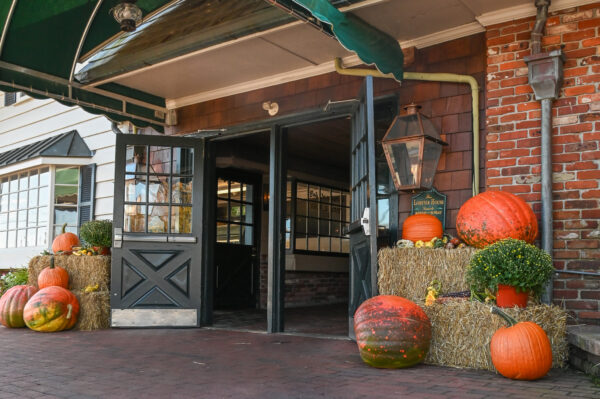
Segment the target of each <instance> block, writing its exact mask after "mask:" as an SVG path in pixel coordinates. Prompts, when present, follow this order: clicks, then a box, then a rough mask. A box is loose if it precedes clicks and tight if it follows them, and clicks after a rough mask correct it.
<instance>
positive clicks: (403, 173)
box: [385, 140, 421, 186]
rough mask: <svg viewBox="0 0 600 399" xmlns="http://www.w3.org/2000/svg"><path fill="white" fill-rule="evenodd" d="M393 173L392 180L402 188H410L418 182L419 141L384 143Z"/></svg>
mask: <svg viewBox="0 0 600 399" xmlns="http://www.w3.org/2000/svg"><path fill="white" fill-rule="evenodd" d="M385 146H386V147H387V151H388V153H389V154H390V161H391V162H392V167H393V171H394V180H395V181H396V182H397V183H398V182H399V183H400V185H402V186H412V185H414V184H416V183H417V182H418V180H419V173H420V171H419V168H420V163H419V154H420V150H421V140H411V141H403V142H399V143H386V144H385Z"/></svg>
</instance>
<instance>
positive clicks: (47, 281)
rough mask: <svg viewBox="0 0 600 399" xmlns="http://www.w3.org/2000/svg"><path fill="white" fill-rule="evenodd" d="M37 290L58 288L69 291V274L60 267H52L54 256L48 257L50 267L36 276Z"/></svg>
mask: <svg viewBox="0 0 600 399" xmlns="http://www.w3.org/2000/svg"><path fill="white" fill-rule="evenodd" d="M37 282H38V288H39V289H40V290H41V289H42V288H46V287H52V286H58V287H63V288H65V289H69V273H67V271H66V270H65V269H63V268H62V267H60V266H55V265H54V256H51V257H50V266H49V267H46V268H45V269H44V270H42V271H41V272H40V274H39V275H38V280H37Z"/></svg>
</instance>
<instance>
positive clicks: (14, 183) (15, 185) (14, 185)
mask: <svg viewBox="0 0 600 399" xmlns="http://www.w3.org/2000/svg"><path fill="white" fill-rule="evenodd" d="M18 190H19V180H17V176H12V177H11V178H10V192H11V193H14V192H15V191H18Z"/></svg>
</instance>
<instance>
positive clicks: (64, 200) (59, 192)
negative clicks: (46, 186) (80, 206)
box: [54, 186, 78, 205]
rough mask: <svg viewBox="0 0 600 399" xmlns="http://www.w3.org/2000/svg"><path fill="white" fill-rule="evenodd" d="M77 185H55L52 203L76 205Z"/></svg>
mask: <svg viewBox="0 0 600 399" xmlns="http://www.w3.org/2000/svg"><path fill="white" fill-rule="evenodd" d="M77 189H78V187H77V186H55V187H54V203H55V204H62V205H77Z"/></svg>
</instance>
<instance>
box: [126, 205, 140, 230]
mask: <svg viewBox="0 0 600 399" xmlns="http://www.w3.org/2000/svg"><path fill="white" fill-rule="evenodd" d="M124 211H125V212H124V216H123V217H124V220H123V231H125V232H128V233H144V232H145V231H146V206H145V205H125V209H124Z"/></svg>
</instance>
